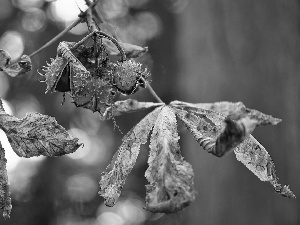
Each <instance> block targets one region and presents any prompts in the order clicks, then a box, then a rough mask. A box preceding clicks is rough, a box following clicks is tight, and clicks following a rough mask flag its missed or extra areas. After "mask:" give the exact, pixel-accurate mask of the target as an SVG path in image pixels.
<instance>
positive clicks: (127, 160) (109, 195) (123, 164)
mask: <svg viewBox="0 0 300 225" xmlns="http://www.w3.org/2000/svg"><path fill="white" fill-rule="evenodd" d="M160 111H161V107H159V108H156V109H155V110H153V111H152V112H151V113H149V114H148V115H147V116H146V117H145V118H144V119H142V120H141V121H140V122H139V123H138V124H137V125H136V126H135V127H134V128H132V129H131V130H130V131H129V132H128V133H127V134H126V135H125V137H124V138H123V143H122V145H121V146H120V147H119V149H118V151H117V152H116V153H115V155H114V160H113V161H112V163H111V164H110V165H109V166H108V167H107V169H106V170H107V171H106V172H104V173H103V174H102V177H101V180H100V191H99V194H100V195H101V196H102V197H103V198H104V199H105V205H106V206H110V207H112V206H114V205H115V204H116V202H117V200H118V198H119V196H120V194H121V190H122V188H123V185H124V183H125V179H126V178H127V176H128V174H129V173H130V172H131V170H132V168H133V166H134V165H135V162H136V158H137V156H138V154H139V151H140V145H141V144H145V143H146V142H147V139H148V136H149V133H150V131H151V130H152V127H153V126H154V123H155V121H156V118H157V116H158V114H159V112H160Z"/></svg>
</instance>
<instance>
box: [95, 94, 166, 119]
mask: <svg viewBox="0 0 300 225" xmlns="http://www.w3.org/2000/svg"><path fill="white" fill-rule="evenodd" d="M162 105H164V103H154V102H139V101H137V100H135V99H127V100H124V101H117V102H115V103H114V104H113V105H112V106H111V107H109V108H107V109H106V111H105V113H104V114H103V117H100V118H101V119H102V120H108V119H110V118H112V117H116V116H120V115H122V114H124V113H132V112H136V111H139V110H142V109H148V108H152V107H158V106H162Z"/></svg>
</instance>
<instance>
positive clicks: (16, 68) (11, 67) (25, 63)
mask: <svg viewBox="0 0 300 225" xmlns="http://www.w3.org/2000/svg"><path fill="white" fill-rule="evenodd" d="M31 69H32V64H31V59H30V57H29V56H28V55H22V56H21V58H20V59H19V60H18V61H17V62H14V63H12V64H11V58H10V55H9V54H8V53H7V52H6V51H4V50H2V49H0V71H3V72H5V73H7V74H8V75H9V76H11V77H16V76H18V75H21V74H24V73H27V72H29V71H30V70H31Z"/></svg>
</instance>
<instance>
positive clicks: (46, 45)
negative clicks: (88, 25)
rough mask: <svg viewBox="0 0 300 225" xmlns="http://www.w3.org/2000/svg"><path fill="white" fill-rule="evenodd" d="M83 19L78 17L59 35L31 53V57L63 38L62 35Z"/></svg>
mask: <svg viewBox="0 0 300 225" xmlns="http://www.w3.org/2000/svg"><path fill="white" fill-rule="evenodd" d="M81 20H82V19H81V18H78V19H77V20H75V21H74V22H73V23H72V24H71V25H70V26H68V27H67V28H65V29H64V30H63V31H62V32H60V33H59V34H58V35H56V36H55V37H54V38H52V39H51V40H50V41H49V42H47V43H46V44H45V45H43V46H42V47H40V48H39V49H38V50H36V51H35V52H33V53H31V54H30V55H29V57H30V58H31V57H33V56H34V55H36V54H38V53H39V52H40V51H42V50H44V49H45V48H47V47H48V46H50V45H52V44H53V43H54V42H55V41H57V40H58V39H59V38H61V37H62V36H64V35H65V34H66V33H67V32H68V31H70V30H71V29H73V28H74V27H75V26H77V25H78V24H79V23H80V22H81Z"/></svg>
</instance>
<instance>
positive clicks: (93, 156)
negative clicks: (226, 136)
mask: <svg viewBox="0 0 300 225" xmlns="http://www.w3.org/2000/svg"><path fill="white" fill-rule="evenodd" d="M100 2H101V3H100V5H99V6H98V7H97V10H98V11H99V12H100V13H101V14H102V16H103V17H104V18H105V21H107V24H105V25H103V29H104V30H107V31H110V32H113V33H115V34H116V35H117V36H118V37H119V38H120V40H122V41H123V42H128V43H132V44H137V45H141V46H149V53H147V54H146V55H144V56H143V57H141V58H140V59H138V60H139V61H140V62H142V63H143V64H144V65H145V66H146V67H147V68H148V69H149V70H150V71H151V73H152V78H151V79H152V87H153V88H154V89H155V90H156V92H157V93H158V95H159V96H160V97H161V98H162V99H163V100H164V101H165V102H166V103H168V102H170V101H172V100H182V101H187V102H216V101H242V102H243V103H244V104H245V105H246V106H247V107H249V108H254V109H257V110H260V111H262V112H264V113H266V114H271V115H273V116H275V117H279V118H282V119H283V122H282V123H280V124H279V125H277V126H276V127H262V128H258V129H256V130H255V132H254V136H255V137H256V139H257V140H258V141H260V143H261V144H262V145H264V146H265V148H266V149H267V151H268V152H269V154H270V155H271V156H272V159H273V160H274V162H275V165H276V168H277V175H278V176H279V178H281V179H280V183H283V184H289V185H290V188H291V189H292V191H293V192H294V194H295V195H296V196H298V199H286V198H283V197H281V196H279V195H277V194H276V193H274V191H273V189H272V186H271V185H270V184H268V183H263V182H261V181H260V180H259V179H258V178H257V177H256V176H255V175H253V174H252V173H251V172H250V171H248V169H247V168H246V167H245V166H243V165H242V164H241V163H240V162H238V161H237V160H236V158H235V155H234V154H233V153H232V154H228V155H226V156H225V157H223V158H216V157H214V156H212V155H210V154H207V153H206V152H204V151H203V150H202V149H201V147H199V145H198V143H197V142H196V141H195V140H194V139H193V137H192V136H191V135H190V134H189V133H188V132H186V130H185V129H184V128H183V127H182V126H179V127H180V129H179V130H180V136H181V139H180V144H181V150H182V154H183V155H184V156H185V157H186V160H187V161H189V162H190V163H191V164H192V166H193V168H194V172H195V188H196V190H197V191H198V196H197V198H196V200H195V202H193V203H192V204H191V205H190V206H189V207H188V208H186V209H185V210H183V211H182V212H180V213H178V214H174V215H163V214H156V215H155V214H151V213H148V212H146V211H145V210H144V209H143V206H144V197H145V187H144V185H145V184H146V183H147V182H146V179H145V178H144V172H145V170H146V169H147V163H146V162H147V157H148V146H147V145H145V146H142V148H141V152H140V155H139V157H138V161H137V163H136V166H135V167H134V170H133V171H132V172H131V174H130V175H129V177H128V178H127V182H126V185H125V187H124V189H123V192H122V195H121V197H120V200H119V202H118V203H117V204H116V206H115V207H113V208H107V207H106V206H104V204H103V199H102V198H101V197H99V196H98V194H97V192H98V190H99V187H98V182H99V180H100V176H101V172H102V171H103V170H104V169H105V168H106V166H107V165H108V164H109V162H110V159H111V157H112V155H113V153H114V152H115V151H116V150H117V148H118V146H119V145H120V144H121V139H122V136H123V135H122V134H121V133H120V132H119V131H118V130H117V129H116V130H114V129H113V127H114V126H113V123H112V122H101V121H100V120H99V118H98V115H97V113H94V114H93V113H92V112H91V111H89V110H86V109H82V108H76V107H75V105H73V104H72V103H71V100H70V98H67V99H66V102H65V103H64V105H61V102H62V99H63V97H62V93H53V94H47V95H45V94H44V92H45V89H46V85H45V84H44V83H40V82H39V80H41V79H42V77H40V76H39V75H38V73H37V70H40V69H41V67H42V66H44V65H46V61H48V62H50V57H55V55H56V46H57V44H58V42H59V41H62V40H64V41H78V40H80V39H81V38H82V37H84V35H85V34H86V32H87V29H86V25H85V24H80V25H78V26H77V27H76V28H74V29H73V30H71V31H70V32H69V33H68V34H67V35H65V36H64V37H63V38H61V40H59V41H58V42H57V43H56V44H54V45H52V46H51V47H48V48H47V49H45V50H44V51H42V52H41V53H39V54H38V55H36V56H34V57H33V58H32V62H33V70H32V72H31V73H28V74H26V75H23V76H21V77H18V78H11V77H8V76H7V75H6V74H3V73H1V72H0V73H1V74H0V97H1V98H2V99H3V101H4V105H5V108H6V111H7V112H9V113H11V114H13V115H15V116H17V117H19V118H21V117H23V116H24V115H25V114H26V112H40V113H43V114H47V115H50V116H54V117H55V118H56V120H57V121H58V123H59V124H61V125H62V126H64V127H65V128H66V129H67V130H68V131H69V132H70V133H71V134H72V135H74V136H75V137H77V138H79V140H80V142H82V143H84V147H83V148H80V149H79V150H78V151H77V152H75V153H73V154H70V155H67V156H63V157H59V158H47V157H37V158H32V159H21V158H18V157H17V155H16V154H15V153H14V152H13V151H12V149H11V148H10V146H9V144H8V141H7V139H6V136H5V134H4V133H3V132H2V131H1V132H0V140H1V142H2V144H3V145H4V147H5V149H6V158H7V160H8V176H9V181H10V185H11V193H12V194H11V195H12V204H13V209H12V214H11V219H10V220H9V221H5V220H4V219H3V218H2V217H0V224H1V225H8V224H17V225H18V224H22V225H27V224H28V225H35V224H37V225H40V224H43V225H71V224H72V225H79V224H80V225H106V224H109V225H131V224H133V225H142V224H164V225H168V224H172V225H173V224H175V225H176V224H189V225H194V224H201V225H210V224H214V225H229V224H230V225H232V224H243V225H248V224H249V225H250V224H251V225H253V224H264V225H268V224H270V225H271V224H272V225H275V224H276V225H277V224H278V225H282V224H285V225H288V224H291V225H297V224H300V201H299V198H300V179H299V173H300V151H299V144H300V119H299V116H300V105H299V94H300V93H299V91H300V89H299V83H300V76H299V74H300V63H299V62H300V1H299V0H298V1H296V0H290V1H283V0H265V1H259V0H229V1H222V0H197V1H196V0H194V1H192V0H161V1H150V0H102V1H100ZM85 9H86V6H85V4H84V1H83V0H76V1H75V0H57V1H50V0H48V1H47V0H2V1H0V21H1V22H0V49H5V50H6V51H8V52H9V54H10V55H11V56H12V59H13V60H16V59H18V58H19V57H20V56H21V55H22V54H27V55H29V54H30V53H32V52H33V51H35V50H36V49H38V48H39V47H41V46H42V45H43V44H45V43H46V42H47V41H49V40H51V39H52V38H53V37H54V36H55V35H57V34H58V33H59V32H60V31H62V30H63V29H64V28H65V27H66V26H68V25H69V24H71V23H72V21H74V20H75V19H76V18H77V15H78V14H79V13H80V10H82V11H84V10H85ZM131 97H132V98H135V99H138V100H140V101H154V99H153V98H152V96H151V95H150V94H149V93H148V92H147V90H141V91H139V92H138V93H137V94H135V95H134V96H131ZM119 99H125V98H124V97H123V96H120V97H119ZM148 112H149V111H144V112H139V113H135V114H130V115H125V116H122V117H119V118H116V122H117V125H118V126H119V127H120V130H121V131H122V132H123V133H124V134H125V133H126V132H127V131H128V130H129V129H130V128H131V127H132V126H134V125H135V124H136V123H137V122H138V121H139V120H140V119H141V118H143V117H144V116H145V115H146V114H147V113H148ZM179 125H180V124H179ZM181 127H182V128H181ZM297 174H298V175H297ZM1 213H2V212H1Z"/></svg>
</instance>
